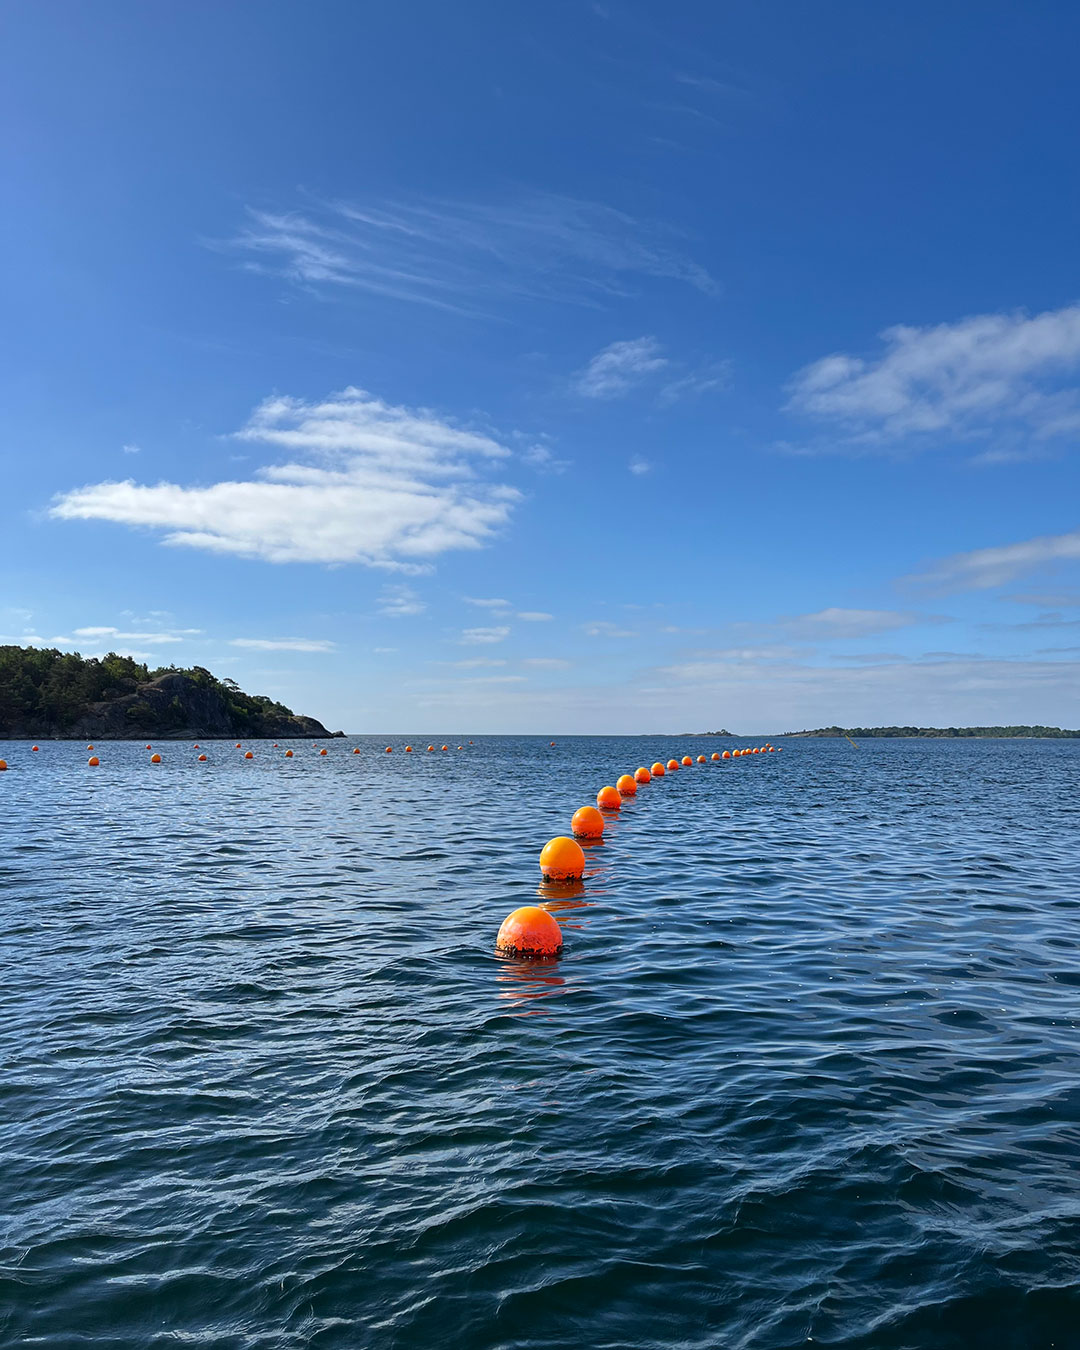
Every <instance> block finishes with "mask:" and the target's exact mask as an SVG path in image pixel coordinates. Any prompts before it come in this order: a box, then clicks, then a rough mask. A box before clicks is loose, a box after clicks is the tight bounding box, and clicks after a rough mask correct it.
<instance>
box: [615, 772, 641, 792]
mask: <svg viewBox="0 0 1080 1350" xmlns="http://www.w3.org/2000/svg"><path fill="white" fill-rule="evenodd" d="M615 786H616V787H617V788H618V789H619V792H620V794H621V795H622V796H623V797H634V796H636V795H637V783H636V782H635V781H634V775H633V774H632V773H621V774H620V775H619V776H618V778H617V779H616V780H615Z"/></svg>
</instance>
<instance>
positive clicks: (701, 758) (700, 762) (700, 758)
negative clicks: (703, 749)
mask: <svg viewBox="0 0 1080 1350" xmlns="http://www.w3.org/2000/svg"><path fill="white" fill-rule="evenodd" d="M697 762H698V763H699V764H704V763H705V756H704V755H698V757H697Z"/></svg>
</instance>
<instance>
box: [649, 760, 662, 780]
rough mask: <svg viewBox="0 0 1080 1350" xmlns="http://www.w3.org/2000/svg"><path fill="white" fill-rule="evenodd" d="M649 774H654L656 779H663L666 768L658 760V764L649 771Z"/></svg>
mask: <svg viewBox="0 0 1080 1350" xmlns="http://www.w3.org/2000/svg"><path fill="white" fill-rule="evenodd" d="M649 772H650V773H651V774H652V776H653V777H654V778H663V776H664V766H663V765H662V764H661V763H660V761H659V760H657V761H656V763H655V764H654V765H653V766H652V768H651V769H650V770H649Z"/></svg>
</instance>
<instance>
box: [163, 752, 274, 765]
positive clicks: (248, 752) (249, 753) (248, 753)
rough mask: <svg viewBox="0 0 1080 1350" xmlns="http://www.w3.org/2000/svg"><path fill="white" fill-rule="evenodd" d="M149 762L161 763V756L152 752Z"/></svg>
mask: <svg viewBox="0 0 1080 1350" xmlns="http://www.w3.org/2000/svg"><path fill="white" fill-rule="evenodd" d="M250 753H251V751H250V750H249V751H248V754H250ZM150 763H151V764H160V763H161V756H160V755H158V754H153V755H151V756H150Z"/></svg>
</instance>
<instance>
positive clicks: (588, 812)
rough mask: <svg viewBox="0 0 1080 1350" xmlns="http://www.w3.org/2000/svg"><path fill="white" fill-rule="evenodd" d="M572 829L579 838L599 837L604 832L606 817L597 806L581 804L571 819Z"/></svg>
mask: <svg viewBox="0 0 1080 1350" xmlns="http://www.w3.org/2000/svg"><path fill="white" fill-rule="evenodd" d="M570 829H571V830H572V831H573V833H574V834H576V835H577V837H578V838H579V839H599V838H600V836H601V835H602V834H603V833H604V817H603V816H602V815H601V814H600V812H599V811H598V810H597V809H596V807H595V806H579V807H578V809H577V810H576V811H575V812H574V815H573V818H572V819H571V821H570Z"/></svg>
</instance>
